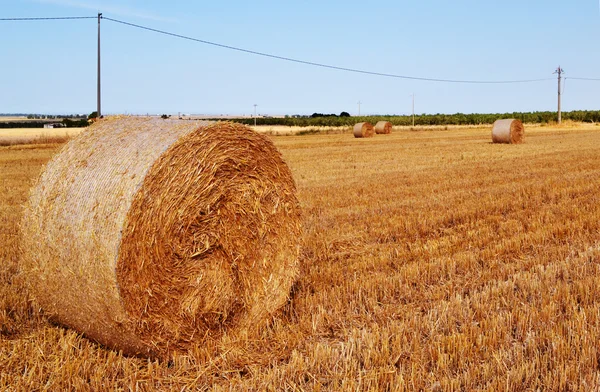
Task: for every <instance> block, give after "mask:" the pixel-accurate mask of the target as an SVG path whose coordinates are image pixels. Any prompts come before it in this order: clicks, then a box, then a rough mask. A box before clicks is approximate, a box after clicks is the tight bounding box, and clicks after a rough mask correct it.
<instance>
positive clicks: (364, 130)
mask: <svg viewBox="0 0 600 392" xmlns="http://www.w3.org/2000/svg"><path fill="white" fill-rule="evenodd" d="M353 131H354V137H358V138H362V137H373V135H374V134H375V131H374V129H373V125H371V123H368V122H361V123H357V124H356V125H354V130H353Z"/></svg>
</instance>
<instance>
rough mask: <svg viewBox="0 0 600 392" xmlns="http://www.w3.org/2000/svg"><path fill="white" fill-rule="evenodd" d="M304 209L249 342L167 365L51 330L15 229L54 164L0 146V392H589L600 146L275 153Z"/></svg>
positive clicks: (591, 130)
mask: <svg viewBox="0 0 600 392" xmlns="http://www.w3.org/2000/svg"><path fill="white" fill-rule="evenodd" d="M273 140H274V142H275V144H276V146H277V147H278V148H279V150H280V151H281V152H282V154H283V157H284V159H285V160H286V162H287V163H288V165H289V166H290V168H291V170H292V173H293V175H294V179H295V181H296V183H297V187H298V198H299V200H300V203H301V205H302V208H303V227H304V229H303V234H302V237H301V243H302V247H301V258H302V270H301V275H300V279H299V281H298V282H297V284H296V285H295V286H294V287H293V289H292V297H291V300H290V301H289V303H288V304H287V305H286V307H285V308H284V309H283V311H282V312H281V313H279V314H278V315H277V316H276V318H275V320H274V321H273V323H272V324H271V325H270V326H269V327H268V328H265V329H264V330H263V331H262V336H260V338H258V339H256V338H252V339H250V338H245V337H244V336H240V335H237V336H227V335H226V336H224V337H223V339H221V341H220V342H219V343H215V344H211V345H206V346H198V347H194V348H192V349H190V351H189V352H188V353H187V354H186V355H181V356H178V357H177V358H175V359H174V360H173V361H172V362H158V361H147V360H142V359H138V358H129V357H124V356H122V355H119V354H118V353H116V352H114V351H111V350H107V349H105V348H103V347H100V346H98V345H96V344H93V343H90V342H89V341H88V340H86V339H85V338H82V337H81V336H79V335H78V334H76V333H75V332H73V331H71V330H67V329H63V328H59V327H56V326H53V325H51V324H49V323H48V322H47V321H45V319H44V318H42V317H39V316H38V315H37V310H36V309H32V308H31V307H30V306H29V305H28V299H27V294H26V293H25V292H23V290H22V289H21V288H20V287H21V286H20V283H19V281H18V275H17V271H18V255H17V254H16V249H17V247H16V244H17V241H18V237H17V235H16V228H17V225H18V222H19V219H20V214H21V210H20V207H19V205H20V204H21V203H23V202H24V200H25V197H26V195H27V192H28V186H29V183H30V179H31V178H33V177H35V176H36V174H37V172H38V171H39V168H40V165H41V164H42V163H43V162H44V161H46V160H47V159H48V158H49V157H50V156H51V153H52V152H53V151H54V150H52V149H50V150H48V149H29V150H25V149H24V150H14V149H7V148H2V149H0V168H2V170H1V171H0V177H1V179H2V183H1V189H0V211H2V215H1V216H0V238H1V240H2V243H3V244H6V246H2V248H1V250H0V256H1V258H2V263H0V291H1V292H2V296H1V297H0V298H1V300H0V301H2V302H0V304H1V306H0V321H1V323H0V331H1V335H0V339H1V340H0V368H1V369H4V370H3V371H2V372H1V373H0V390H3V389H9V388H13V389H16V390H19V389H21V390H23V389H44V388H47V389H78V388H88V389H91V390H94V389H124V390H155V389H161V390H182V389H186V388H187V389H203V388H206V389H211V388H212V389H213V390H229V389H230V388H231V389H236V390H264V389H267V390H268V389H270V390H282V389H284V390H285V389H287V390H494V391H495V390H537V389H540V390H567V389H569V390H581V391H584V390H586V391H587V390H593V389H594V388H597V386H598V380H599V376H598V370H597V369H598V359H599V358H600V356H599V353H598V345H597V342H598V341H600V328H599V327H600V325H599V324H600V290H599V289H598V287H600V263H599V261H600V257H599V256H600V200H599V196H598V188H599V186H600V132H598V128H597V127H596V126H589V127H572V128H569V129H565V128H558V127H535V128H534V127H532V128H529V127H527V137H526V139H525V142H524V143H523V144H519V145H496V144H492V143H491V140H490V130H489V128H486V129H462V130H460V129H459V130H456V129H453V130H448V131H444V130H429V131H420V132H411V131H405V130H403V131H396V130H395V131H394V132H393V133H392V134H391V135H376V136H375V137H374V138H370V139H354V137H353V136H352V134H351V133H350V132H348V133H346V134H339V135H322V136H320V135H313V136H303V137H299V136H289V137H276V138H273Z"/></svg>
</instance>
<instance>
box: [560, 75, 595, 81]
mask: <svg viewBox="0 0 600 392" xmlns="http://www.w3.org/2000/svg"><path fill="white" fill-rule="evenodd" d="M565 79H566V78H565ZM569 79H574V80H589V81H595V82H600V79H598V78H574V77H573V76H569Z"/></svg>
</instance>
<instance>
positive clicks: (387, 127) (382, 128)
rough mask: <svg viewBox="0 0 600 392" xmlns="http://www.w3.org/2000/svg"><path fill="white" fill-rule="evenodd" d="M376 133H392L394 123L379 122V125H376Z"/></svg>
mask: <svg viewBox="0 0 600 392" xmlns="http://www.w3.org/2000/svg"><path fill="white" fill-rule="evenodd" d="M375 133H376V134H378V135H387V134H390V133H392V123H391V122H389V121H377V124H375Z"/></svg>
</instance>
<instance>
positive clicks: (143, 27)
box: [102, 16, 553, 84]
mask: <svg viewBox="0 0 600 392" xmlns="http://www.w3.org/2000/svg"><path fill="white" fill-rule="evenodd" d="M102 19H106V20H109V21H111V22H116V23H120V24H124V25H127V26H131V27H136V28H138V29H142V30H148V31H153V32H155V33H159V34H164V35H168V36H172V37H176V38H181V39H185V40H188V41H194V42H199V43H203V44H207V45H212V46H217V47H220V48H224V49H229V50H235V51H238V52H243V53H249V54H254V55H257V56H263V57H269V58H273V59H278V60H284V61H289V62H293V63H298V64H305V65H312V66H315V67H321V68H329V69H335V70H338V71H347V72H354V73H361V74H367V75H375V76H383V77H388V78H396V79H409V80H421V81H427V82H442V83H468V84H509V83H532V82H541V81H546V80H552V79H553V78H542V79H524V80H459V79H438V78H424V77H417V76H407V75H397V74H389V73H382V72H373V71H366V70H362V69H356V68H347V67H339V66H335V65H328V64H322V63H315V62H312V61H306V60H298V59H294V58H291V57H284V56H278V55H274V54H270V53H264V52H257V51H255V50H249V49H243V48H238V47H235V46H230V45H224V44H219V43H216V42H211V41H206V40H203V39H198V38H193V37H189V36H185V35H181V34H175V33H171V32H168V31H164V30H159V29H155V28H152V27H147V26H142V25H138V24H135V23H130V22H125V21H122V20H118V19H113V18H109V17H106V16H103V17H102Z"/></svg>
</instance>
